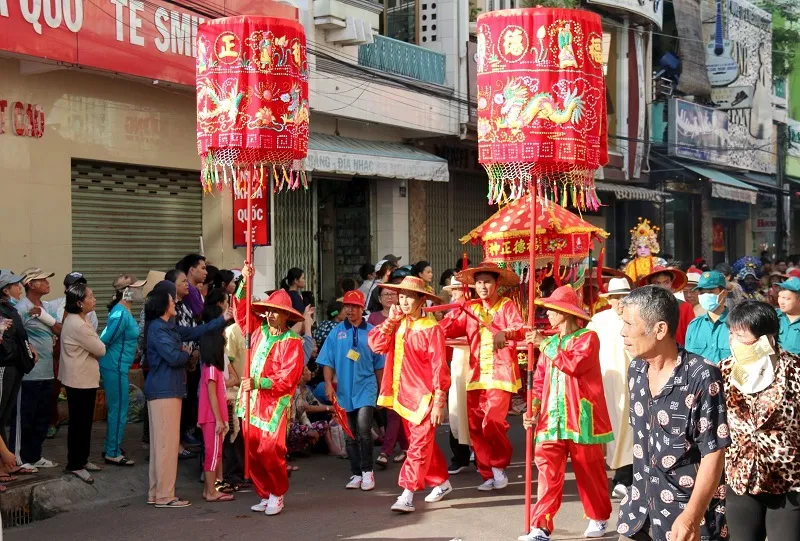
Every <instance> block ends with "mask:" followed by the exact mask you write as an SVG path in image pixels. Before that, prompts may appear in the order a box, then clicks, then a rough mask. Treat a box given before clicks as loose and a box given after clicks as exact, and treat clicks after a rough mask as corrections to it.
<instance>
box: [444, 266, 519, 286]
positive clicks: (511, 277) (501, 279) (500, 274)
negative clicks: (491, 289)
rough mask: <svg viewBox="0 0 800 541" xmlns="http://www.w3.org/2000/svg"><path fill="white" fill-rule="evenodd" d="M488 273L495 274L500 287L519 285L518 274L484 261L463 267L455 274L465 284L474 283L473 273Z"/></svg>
mask: <svg viewBox="0 0 800 541" xmlns="http://www.w3.org/2000/svg"><path fill="white" fill-rule="evenodd" d="M482 272H484V273H490V274H494V275H496V276H497V285H498V286H501V287H514V286H516V285H519V276H517V275H516V274H515V273H514V271H512V270H510V269H505V268H502V267H500V266H498V265H497V263H490V262H488V261H484V262H483V263H481V264H480V265H478V266H477V267H472V268H469V269H464V270H463V271H461V272H459V273H457V274H456V277H457V278H458V280H459V281H460V282H461V283H463V284H467V285H475V275H476V274H480V273H482Z"/></svg>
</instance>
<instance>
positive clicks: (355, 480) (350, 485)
mask: <svg viewBox="0 0 800 541" xmlns="http://www.w3.org/2000/svg"><path fill="white" fill-rule="evenodd" d="M361 481H362V478H361V476H360V475H352V476H351V477H350V481H348V482H347V484H346V485H345V486H344V488H347V489H351V490H352V489H356V488H361Z"/></svg>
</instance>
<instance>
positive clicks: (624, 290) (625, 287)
mask: <svg viewBox="0 0 800 541" xmlns="http://www.w3.org/2000/svg"><path fill="white" fill-rule="evenodd" d="M630 292H631V284H630V281H629V280H626V279H625V278H612V279H611V280H609V282H608V291H606V292H605V293H600V296H601V297H612V296H617V295H627V294H629V293H630Z"/></svg>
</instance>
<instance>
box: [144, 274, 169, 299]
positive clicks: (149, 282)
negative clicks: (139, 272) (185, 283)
mask: <svg viewBox="0 0 800 541" xmlns="http://www.w3.org/2000/svg"><path fill="white" fill-rule="evenodd" d="M166 276H167V273H166V272H161V271H157V270H151V271H148V272H147V279H146V280H145V284H144V285H143V286H142V293H143V294H144V295H145V296H147V295H148V294H149V293H150V292H151V291H153V288H154V287H155V285H156V284H157V283H159V282H160V281H161V280H163V279H164V278H166Z"/></svg>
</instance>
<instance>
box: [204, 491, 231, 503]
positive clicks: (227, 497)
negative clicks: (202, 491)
mask: <svg viewBox="0 0 800 541" xmlns="http://www.w3.org/2000/svg"><path fill="white" fill-rule="evenodd" d="M235 499H236V498H235V497H234V496H233V494H222V493H220V496H219V497H218V498H213V499H211V500H209V499H208V498H204V500H205V501H207V502H208V503H216V502H232V501H234V500H235Z"/></svg>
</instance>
